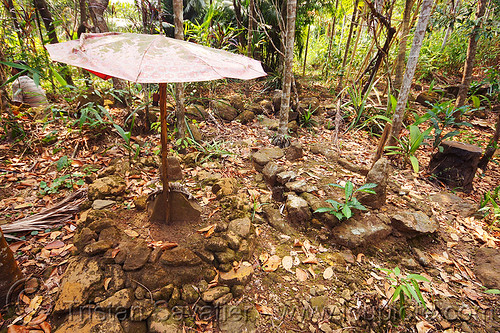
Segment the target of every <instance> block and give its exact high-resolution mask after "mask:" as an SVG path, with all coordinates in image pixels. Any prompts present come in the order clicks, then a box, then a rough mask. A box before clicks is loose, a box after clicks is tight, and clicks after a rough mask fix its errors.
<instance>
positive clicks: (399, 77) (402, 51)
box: [393, 0, 415, 96]
mask: <svg viewBox="0 0 500 333" xmlns="http://www.w3.org/2000/svg"><path fill="white" fill-rule="evenodd" d="M414 3H415V1H414V0H406V4H405V10H404V13H403V24H402V25H403V28H402V30H401V40H400V41H399V49H398V56H397V58H396V64H395V65H394V67H395V68H396V69H395V74H394V85H393V88H394V89H393V91H394V94H395V95H396V96H397V94H398V91H399V89H400V88H401V82H403V72H404V69H405V58H406V42H407V41H408V34H409V33H410V19H411V9H412V7H413V4H414Z"/></svg>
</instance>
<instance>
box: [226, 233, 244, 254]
mask: <svg viewBox="0 0 500 333" xmlns="http://www.w3.org/2000/svg"><path fill="white" fill-rule="evenodd" d="M225 237H226V240H227V244H228V246H229V248H231V249H233V250H235V251H236V250H238V248H239V247H240V241H241V239H240V237H239V236H238V235H236V234H235V233H233V232H232V231H229V232H228V233H227V234H226V235H225Z"/></svg>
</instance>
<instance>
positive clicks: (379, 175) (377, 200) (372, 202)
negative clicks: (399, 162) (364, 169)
mask: <svg viewBox="0 0 500 333" xmlns="http://www.w3.org/2000/svg"><path fill="white" fill-rule="evenodd" d="M388 178H389V160H388V159H386V158H385V157H382V158H381V159H379V160H378V161H377V162H375V164H374V165H373V167H372V168H371V170H370V171H369V172H368V175H367V176H366V181H365V182H366V183H374V184H377V187H375V188H373V190H374V191H375V194H370V193H363V192H362V193H360V194H359V196H358V200H359V202H361V203H362V204H363V205H365V206H368V207H371V208H374V209H379V208H380V207H382V206H383V205H385V199H386V196H387V179H388Z"/></svg>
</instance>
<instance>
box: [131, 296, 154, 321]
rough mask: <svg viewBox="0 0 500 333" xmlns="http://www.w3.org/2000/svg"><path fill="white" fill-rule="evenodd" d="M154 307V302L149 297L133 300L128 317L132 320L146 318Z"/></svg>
mask: <svg viewBox="0 0 500 333" xmlns="http://www.w3.org/2000/svg"><path fill="white" fill-rule="evenodd" d="M154 309H155V303H154V301H153V300H151V299H149V298H147V299H141V300H134V301H133V302H132V305H131V306H130V319H131V320H133V321H141V320H146V319H148V318H149V316H150V315H151V313H153V310H154Z"/></svg>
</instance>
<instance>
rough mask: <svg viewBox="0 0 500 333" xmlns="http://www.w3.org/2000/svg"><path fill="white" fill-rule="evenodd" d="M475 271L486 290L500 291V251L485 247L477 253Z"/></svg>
mask: <svg viewBox="0 0 500 333" xmlns="http://www.w3.org/2000/svg"><path fill="white" fill-rule="evenodd" d="M474 269H475V273H476V275H477V277H478V278H479V280H480V281H481V282H482V283H483V285H484V286H485V287H486V288H490V289H500V274H498V272H500V250H499V249H493V248H487V247H483V248H480V249H479V250H478V251H477V252H476V256H475V258H474Z"/></svg>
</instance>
